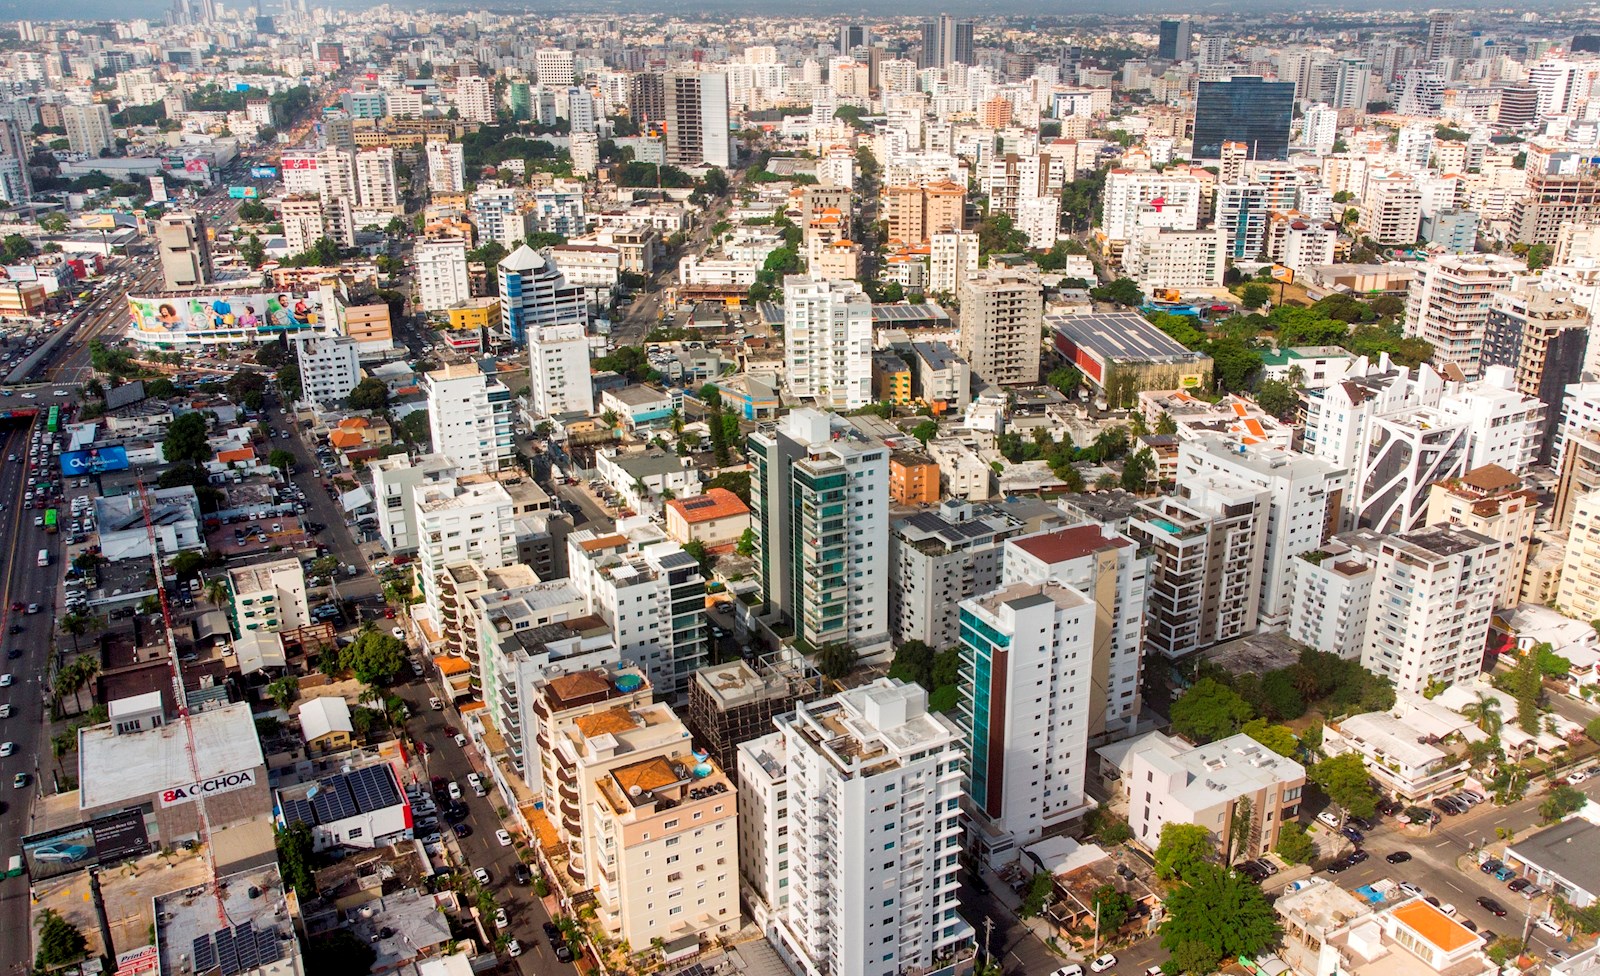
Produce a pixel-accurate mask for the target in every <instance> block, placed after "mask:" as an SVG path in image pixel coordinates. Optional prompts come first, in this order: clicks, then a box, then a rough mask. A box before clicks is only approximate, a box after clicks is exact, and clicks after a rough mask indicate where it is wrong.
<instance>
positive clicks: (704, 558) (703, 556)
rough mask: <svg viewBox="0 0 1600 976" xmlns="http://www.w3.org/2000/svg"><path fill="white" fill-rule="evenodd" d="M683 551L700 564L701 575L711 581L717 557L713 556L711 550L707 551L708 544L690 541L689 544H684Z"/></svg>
mask: <svg viewBox="0 0 1600 976" xmlns="http://www.w3.org/2000/svg"><path fill="white" fill-rule="evenodd" d="M683 551H684V552H686V553H688V555H689V557H690V558H691V559H693V560H694V561H695V562H697V563H699V564H700V574H701V575H702V576H704V577H705V578H706V579H710V578H711V570H712V568H713V567H715V566H716V563H717V557H715V556H713V555H712V554H711V552H710V550H708V549H706V544H705V543H704V542H701V541H700V540H699V539H690V540H689V541H688V542H685V543H684V544H683Z"/></svg>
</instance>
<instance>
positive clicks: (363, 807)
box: [345, 766, 400, 813]
mask: <svg viewBox="0 0 1600 976" xmlns="http://www.w3.org/2000/svg"><path fill="white" fill-rule="evenodd" d="M345 779H346V780H347V781H348V783H349V785H350V788H351V791H352V793H354V795H355V801H356V808H357V809H358V810H360V811H361V812H362V813H370V812H371V811H373V810H382V809H383V808H385V807H392V806H394V805H396V804H398V803H399V802H400V791H399V789H398V788H396V787H395V785H394V775H393V774H392V773H391V772H390V771H389V767H388V766H368V767H366V768H365V769H358V770H356V771H355V772H353V773H351V774H350V775H349V776H347V777H345Z"/></svg>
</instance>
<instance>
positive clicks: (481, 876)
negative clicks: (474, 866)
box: [472, 868, 489, 885]
mask: <svg viewBox="0 0 1600 976" xmlns="http://www.w3.org/2000/svg"><path fill="white" fill-rule="evenodd" d="M472 876H473V877H474V878H476V879H478V884H481V885H487V884H488V883H489V872H487V871H485V870H484V869H483V868H479V869H478V870H476V871H474V872H472Z"/></svg>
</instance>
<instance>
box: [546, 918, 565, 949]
mask: <svg viewBox="0 0 1600 976" xmlns="http://www.w3.org/2000/svg"><path fill="white" fill-rule="evenodd" d="M544 937H545V938H547V939H549V940H550V944H551V945H554V944H556V943H557V942H559V941H561V926H559V925H557V924H556V923H554V922H545V923H544Z"/></svg>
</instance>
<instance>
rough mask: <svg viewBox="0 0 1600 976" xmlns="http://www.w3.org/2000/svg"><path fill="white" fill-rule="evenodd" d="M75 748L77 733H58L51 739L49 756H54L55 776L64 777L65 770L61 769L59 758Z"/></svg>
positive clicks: (70, 731)
mask: <svg viewBox="0 0 1600 976" xmlns="http://www.w3.org/2000/svg"><path fill="white" fill-rule="evenodd" d="M76 748H78V733H76V732H73V731H72V730H70V729H69V730H67V731H66V732H58V733H56V735H55V736H54V737H53V738H51V740H50V755H52V756H54V757H55V760H56V775H58V776H65V775H66V772H65V770H63V769H62V768H61V757H62V756H65V755H66V754H67V753H69V752H71V751H72V750H74V749H76Z"/></svg>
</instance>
